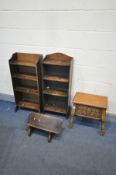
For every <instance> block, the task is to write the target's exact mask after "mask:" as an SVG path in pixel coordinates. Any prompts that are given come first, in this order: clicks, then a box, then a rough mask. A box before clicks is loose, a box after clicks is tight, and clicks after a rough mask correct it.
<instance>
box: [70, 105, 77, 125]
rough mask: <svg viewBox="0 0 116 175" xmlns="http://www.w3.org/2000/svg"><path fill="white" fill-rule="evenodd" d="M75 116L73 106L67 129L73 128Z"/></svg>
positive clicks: (74, 107)
mask: <svg viewBox="0 0 116 175" xmlns="http://www.w3.org/2000/svg"><path fill="white" fill-rule="evenodd" d="M75 114H76V106H75V105H74V106H73V108H72V112H71V119H70V122H69V128H72V127H73V121H74V118H75Z"/></svg>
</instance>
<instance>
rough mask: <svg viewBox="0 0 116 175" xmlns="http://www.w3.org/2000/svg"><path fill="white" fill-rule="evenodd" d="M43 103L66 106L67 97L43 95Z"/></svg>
mask: <svg viewBox="0 0 116 175" xmlns="http://www.w3.org/2000/svg"><path fill="white" fill-rule="evenodd" d="M45 96H46V98H45V104H48V105H52V106H55V105H57V106H61V107H64V108H66V106H67V99H66V98H61V97H54V96H51V95H45Z"/></svg>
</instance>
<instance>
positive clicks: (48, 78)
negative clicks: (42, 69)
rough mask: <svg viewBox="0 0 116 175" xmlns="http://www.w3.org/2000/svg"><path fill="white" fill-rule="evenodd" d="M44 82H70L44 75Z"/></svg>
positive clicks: (65, 79)
mask: <svg viewBox="0 0 116 175" xmlns="http://www.w3.org/2000/svg"><path fill="white" fill-rule="evenodd" d="M43 79H44V80H49V81H58V82H63V83H68V82H69V80H68V79H67V78H62V77H58V76H47V75H44V77H43Z"/></svg>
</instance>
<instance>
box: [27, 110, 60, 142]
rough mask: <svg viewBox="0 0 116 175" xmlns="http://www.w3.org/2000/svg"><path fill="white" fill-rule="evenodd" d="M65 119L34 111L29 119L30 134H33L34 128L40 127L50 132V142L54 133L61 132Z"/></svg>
mask: <svg viewBox="0 0 116 175" xmlns="http://www.w3.org/2000/svg"><path fill="white" fill-rule="evenodd" d="M62 124H63V120H61V119H59V118H56V117H52V116H48V115H43V114H39V113H35V112H32V113H31V114H30V115H29V119H28V135H29V136H30V135H31V132H32V129H34V128H35V129H39V130H43V131H46V132H48V142H51V139H52V136H53V135H54V134H60V133H61V131H62V129H63V128H62Z"/></svg>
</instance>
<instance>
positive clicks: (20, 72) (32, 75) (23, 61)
mask: <svg viewBox="0 0 116 175" xmlns="http://www.w3.org/2000/svg"><path fill="white" fill-rule="evenodd" d="M41 61H42V55H39V54H29V53H14V54H13V55H12V57H11V59H10V60H9V66H10V71H11V78H12V85H13V91H14V97H15V103H16V108H15V111H17V109H18V108H19V107H21V108H27V109H31V110H37V111H39V112H41V109H42V106H41V105H42V99H41V98H42V96H41V90H42V87H41Z"/></svg>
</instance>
